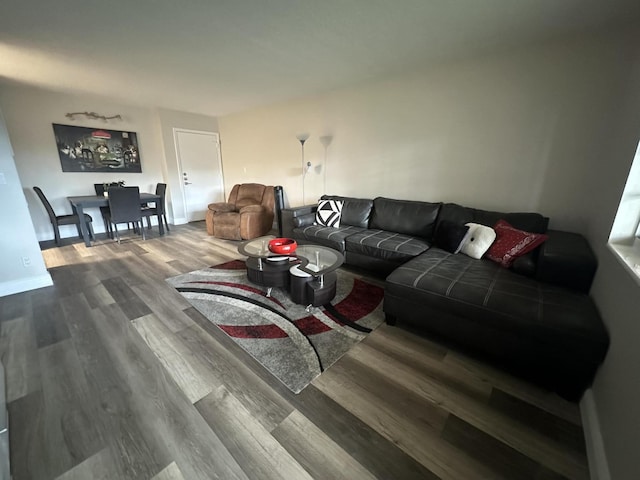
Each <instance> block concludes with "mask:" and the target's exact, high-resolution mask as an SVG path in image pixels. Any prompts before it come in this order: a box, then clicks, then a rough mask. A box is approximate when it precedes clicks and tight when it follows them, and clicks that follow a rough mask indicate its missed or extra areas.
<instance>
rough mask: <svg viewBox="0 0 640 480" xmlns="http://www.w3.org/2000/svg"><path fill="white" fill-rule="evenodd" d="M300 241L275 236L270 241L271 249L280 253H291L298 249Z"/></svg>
mask: <svg viewBox="0 0 640 480" xmlns="http://www.w3.org/2000/svg"><path fill="white" fill-rule="evenodd" d="M297 247H298V243H297V242H296V241H295V240H294V239H293V238H274V239H273V240H270V241H269V250H270V251H271V252H273V253H277V254H278V255H289V254H290V253H293V252H295V251H296V248H297Z"/></svg>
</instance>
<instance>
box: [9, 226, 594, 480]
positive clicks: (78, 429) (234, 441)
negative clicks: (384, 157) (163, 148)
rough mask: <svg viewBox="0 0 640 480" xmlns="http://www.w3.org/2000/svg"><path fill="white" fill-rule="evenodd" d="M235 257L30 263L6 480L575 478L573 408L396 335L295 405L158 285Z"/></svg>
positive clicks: (198, 233) (12, 365)
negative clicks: (41, 277)
mask: <svg viewBox="0 0 640 480" xmlns="http://www.w3.org/2000/svg"><path fill="white" fill-rule="evenodd" d="M236 248H237V243H236V242H227V241H222V240H218V239H215V238H212V237H209V236H207V234H206V231H205V226H204V224H203V223H202V222H196V223H192V224H189V225H183V226H176V227H172V230H171V233H170V234H168V235H165V236H163V237H159V236H157V234H155V235H154V234H152V235H151V237H150V238H148V239H147V240H146V241H143V240H142V239H138V238H134V237H133V236H127V237H126V238H125V239H124V240H123V241H122V243H121V244H120V245H118V244H117V243H115V242H113V241H111V240H108V239H102V240H99V241H98V242H97V243H96V245H95V246H93V247H91V248H86V247H85V246H84V244H83V243H81V242H80V243H78V242H74V243H68V244H67V245H65V246H62V247H57V248H47V249H45V250H43V255H44V258H45V261H46V264H47V267H48V268H49V271H50V272H51V275H52V277H53V279H54V283H55V285H54V286H53V287H48V288H42V289H39V290H34V291H30V292H25V293H21V294H17V295H11V296H6V297H3V298H0V356H1V358H2V362H3V363H4V366H5V369H6V378H7V395H8V407H9V421H10V441H11V468H12V472H13V478H14V479H15V480H23V479H56V478H57V479H64V480H70V479H154V480H169V479H185V480H189V479H223V480H232V479H294V480H297V479H342V478H344V479H376V478H377V479H403V480H404V479H438V478H440V479H452V480H453V479H455V480H459V479H480V478H482V479H509V480H513V479H537V480H542V479H563V478H567V479H586V478H588V477H589V475H588V467H587V462H586V454H585V445H584V437H583V432H582V427H581V425H580V416H579V410H578V407H577V405H575V404H572V403H569V402H566V401H564V400H562V399H561V398H559V397H558V396H556V395H554V394H551V393H549V392H545V391H542V390H540V389H538V388H536V387H534V386H532V385H530V384H528V383H525V382H523V381H521V380H518V379H516V378H514V377H511V376H509V375H507V374H505V373H502V372H500V371H498V370H496V369H493V368H491V367H489V366H487V365H484V364H482V363H480V362H478V361H475V360H473V359H471V358H469V357H467V356H464V355H462V354H460V353H457V352H455V351H453V350H450V349H448V348H446V347H445V346H443V345H439V344H438V343H436V342H435V341H433V340H430V339H428V338H426V337H424V336H419V335H416V334H414V333H412V332H410V331H408V330H406V329H403V328H402V326H399V327H389V326H387V325H382V326H381V327H380V328H378V329H377V330H375V331H374V332H373V333H372V334H370V335H369V336H368V337H367V338H366V339H365V340H364V341H363V342H361V343H360V344H358V345H357V346H355V347H354V348H353V349H352V350H351V351H349V352H348V353H347V354H346V355H345V356H344V357H342V358H341V359H340V360H339V361H338V362H337V363H336V364H334V365H333V366H332V367H331V368H330V369H328V371H326V372H325V373H323V374H322V375H321V376H320V377H318V378H317V379H316V380H315V381H314V382H313V383H312V384H311V385H310V386H308V387H307V388H306V389H305V390H303V391H302V392H301V393H300V394H298V395H294V394H293V393H291V392H290V391H289V390H288V389H287V388H286V387H284V386H283V385H282V384H281V383H280V382H279V381H278V380H277V379H275V378H274V377H272V376H271V375H270V374H269V373H268V372H267V371H266V370H264V369H263V368H262V367H261V366H260V364H258V363H257V362H256V361H255V360H253V359H252V358H251V357H250V356H249V355H248V354H246V353H245V352H244V351H243V350H242V349H241V348H240V347H238V346H237V345H236V344H235V343H234V342H233V341H231V340H230V339H229V338H228V337H227V336H226V335H225V334H223V333H222V332H221V331H220V330H219V329H218V328H217V327H215V326H213V325H211V324H210V323H209V322H208V321H207V320H206V319H205V318H204V317H203V316H202V315H200V313H199V312H198V311H196V310H195V309H193V307H191V306H190V304H189V303H188V302H186V301H185V300H184V299H183V298H182V297H181V296H180V295H179V294H178V293H177V292H176V291H174V290H173V289H172V288H171V287H169V286H168V284H166V282H165V279H166V278H168V277H171V276H174V275H178V274H181V273H186V272H189V271H192V270H196V269H199V268H203V267H207V266H211V265H215V264H218V263H222V262H225V261H228V260H231V259H234V258H241V257H240V255H239V254H238V253H237V249H236ZM372 281H378V282H380V280H379V279H372Z"/></svg>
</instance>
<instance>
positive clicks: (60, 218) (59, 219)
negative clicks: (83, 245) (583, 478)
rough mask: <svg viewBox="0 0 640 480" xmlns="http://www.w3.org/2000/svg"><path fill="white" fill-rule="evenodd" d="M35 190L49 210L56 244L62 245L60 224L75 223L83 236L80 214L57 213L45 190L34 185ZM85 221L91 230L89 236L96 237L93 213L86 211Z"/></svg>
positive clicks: (48, 213) (79, 233)
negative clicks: (88, 213) (89, 213)
mask: <svg viewBox="0 0 640 480" xmlns="http://www.w3.org/2000/svg"><path fill="white" fill-rule="evenodd" d="M33 190H34V191H35V192H36V195H38V198H39V199H40V201H41V202H42V204H43V205H44V208H45V210H46V211H47V215H49V221H50V222H51V225H52V226H53V234H54V237H55V241H56V245H60V229H59V227H60V225H75V226H76V228H77V229H78V235H80V236H82V231H81V230H80V216H79V215H77V214H71V215H56V212H55V211H54V210H53V207H52V206H51V203H49V200H48V199H47V197H46V196H45V194H44V193H43V191H42V190H41V189H40V187H33ZM83 221H84V222H85V224H86V226H87V230H88V231H89V236H90V237H91V238H92V239H94V238H95V237H94V235H93V225H92V222H93V219H92V218H91V215H87V214H86V213H85V214H84V218H83Z"/></svg>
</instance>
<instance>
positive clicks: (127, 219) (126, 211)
mask: <svg viewBox="0 0 640 480" xmlns="http://www.w3.org/2000/svg"><path fill="white" fill-rule="evenodd" d="M108 193H109V222H110V223H111V225H112V226H113V231H114V232H115V234H116V239H117V240H118V243H120V233H119V232H118V224H119V223H126V224H129V223H133V225H134V229H133V230H134V232H138V231H140V232H142V239H143V240H146V238H145V235H144V228H143V225H142V212H141V208H140V189H139V188H138V187H112V188H109V191H108Z"/></svg>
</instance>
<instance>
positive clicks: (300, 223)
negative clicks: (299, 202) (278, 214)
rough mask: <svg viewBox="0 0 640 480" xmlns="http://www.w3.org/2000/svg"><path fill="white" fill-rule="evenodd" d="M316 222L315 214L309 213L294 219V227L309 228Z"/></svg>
mask: <svg viewBox="0 0 640 480" xmlns="http://www.w3.org/2000/svg"><path fill="white" fill-rule="evenodd" d="M315 221H316V214H315V213H307V214H306V215H300V216H299V217H296V218H294V219H293V226H294V227H296V228H300V227H308V226H309V225H313V223H314V222H315Z"/></svg>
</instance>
